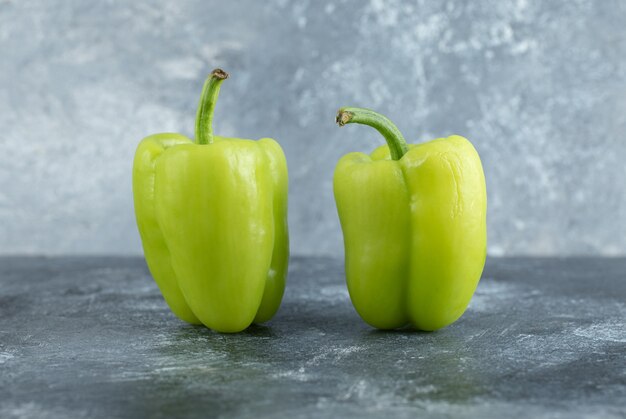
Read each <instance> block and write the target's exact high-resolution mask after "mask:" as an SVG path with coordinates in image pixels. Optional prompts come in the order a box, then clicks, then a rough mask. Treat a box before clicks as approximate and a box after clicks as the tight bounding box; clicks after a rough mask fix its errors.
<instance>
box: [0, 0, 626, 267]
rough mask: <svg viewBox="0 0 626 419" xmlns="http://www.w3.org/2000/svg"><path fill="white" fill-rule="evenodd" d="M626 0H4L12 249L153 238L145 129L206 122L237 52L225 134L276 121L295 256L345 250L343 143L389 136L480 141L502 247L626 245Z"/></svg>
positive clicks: (492, 247)
mask: <svg viewBox="0 0 626 419" xmlns="http://www.w3.org/2000/svg"><path fill="white" fill-rule="evenodd" d="M624 22H626V2H625V1H619V0H606V1H599V0H568V1H541V0H481V1H471V2H470V1H466V0H445V1H444V0H442V1H425V0H415V1H404V0H316V1H311V0H289V1H288V0H264V1H258V0H237V1H223V0H184V1H182V0H181V1H169V0H150V1H143V0H135V1H128V2H120V1H84V0H45V1H43V0H0V127H2V129H1V130H0V147H1V148H2V149H3V150H5V152H4V153H0V254H24V253H28V254H77V253H80V254H86V253H87V254H112V253H117V254H121V255H130V254H134V255H140V254H141V246H140V241H139V236H138V234H137V231H136V228H135V220H134V217H133V208H132V193H131V182H130V178H131V165H132V158H133V153H134V151H135V148H136V147H137V144H138V142H139V141H140V140H141V138H143V137H145V136H147V135H149V134H153V133H156V132H167V131H170V132H171V131H174V132H180V133H183V134H186V135H193V128H194V117H195V108H196V105H197V103H198V98H199V95H200V90H201V88H202V84H203V82H204V79H205V77H206V75H207V74H208V73H209V72H210V71H211V70H212V69H213V68H215V67H218V66H222V67H223V68H224V69H226V70H227V71H228V72H229V73H230V75H231V77H230V78H229V79H228V81H227V82H226V83H224V85H223V87H222V92H221V94H220V99H219V102H218V104H217V109H216V115H215V132H216V133H217V134H220V135H225V136H237V137H244V138H259V137H273V138H275V139H276V140H277V141H279V142H280V144H281V146H282V147H283V148H284V150H285V154H286V156H287V161H288V164H289V169H290V170H289V176H290V196H289V206H290V208H289V209H290V211H289V216H290V221H291V225H290V227H291V233H292V234H291V239H292V240H291V244H292V250H293V252H294V254H306V255H313V256H316V255H320V254H324V255H330V256H335V255H339V256H340V255H341V254H342V252H343V247H342V241H341V231H340V228H339V221H338V219H337V215H336V210H335V204H334V202H333V194H332V175H333V170H334V167H335V165H336V163H337V161H338V159H339V158H340V157H341V156H342V155H344V154H346V153H348V152H351V151H362V152H369V151H371V150H373V149H374V148H375V147H377V146H379V145H382V144H383V140H382V139H381V138H380V136H379V135H378V134H377V133H375V132H374V130H372V129H368V128H366V127H355V126H348V127H344V128H342V129H339V128H338V127H337V126H336V125H335V124H334V117H335V112H336V111H337V109H338V108H339V107H340V106H365V107H369V108H374V109H376V110H378V111H380V112H382V113H384V114H386V115H388V116H389V117H390V118H391V119H392V120H393V121H394V122H395V123H396V124H397V125H398V127H399V128H400V129H401V130H402V132H403V133H404V136H405V137H406V139H407V140H408V141H409V142H414V143H417V142H423V141H427V140H429V139H432V138H436V137H441V136H448V135H451V134H459V135H463V136H465V137H467V138H468V139H470V140H471V141H472V142H473V144H474V145H475V147H476V149H477V150H478V152H479V153H480V156H481V158H482V161H483V165H484V168H485V174H486V179H487V190H488V195H489V208H488V223H489V244H488V245H489V249H488V250H489V254H491V255H494V256H502V255H505V256H507V255H508V256H511V255H537V256H546V255H553V256H559V255H581V254H594V255H607V256H614V255H623V256H626V182H623V181H622V179H626V165H625V164H624V156H626V139H625V137H624V132H626V31H625V30H624Z"/></svg>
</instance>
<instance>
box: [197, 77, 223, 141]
mask: <svg viewBox="0 0 626 419" xmlns="http://www.w3.org/2000/svg"><path fill="white" fill-rule="evenodd" d="M227 78H228V73H227V72H225V71H224V70H222V69H219V68H216V69H215V70H213V71H212V72H211V74H209V77H207V79H206V81H205V82H204V86H203V87H202V95H201V96H200V103H199V104H198V112H197V113H196V142H197V143H198V144H211V143H213V111H214V110H215V102H217V96H218V95H219V93H220V85H221V84H222V82H223V81H224V80H226V79H227Z"/></svg>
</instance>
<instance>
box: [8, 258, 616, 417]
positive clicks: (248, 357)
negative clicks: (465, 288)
mask: <svg viewBox="0 0 626 419" xmlns="http://www.w3.org/2000/svg"><path fill="white" fill-rule="evenodd" d="M341 266H342V263H340V262H339V261H338V260H335V259H325V258H296V259H295V260H293V261H292V264H291V271H290V278H289V286H288V288H287V292H286V295H285V299H284V303H283V306H282V307H281V309H280V311H279V312H278V315H277V316H276V317H275V318H274V319H273V320H272V321H271V322H269V323H267V324H266V325H264V326H253V327H251V328H250V329H249V330H248V331H246V332H244V333H241V334H237V335H220V334H216V333H213V332H211V331H209V330H207V329H205V328H203V327H193V326H189V325H186V324H184V323H182V322H180V321H178V320H177V319H175V318H174V317H173V315H172V314H171V313H170V312H169V311H168V309H167V307H166V306H165V303H164V302H163V300H162V299H161V297H160V295H159V293H158V290H157V288H156V286H155V285H154V283H153V282H152V280H151V279H150V277H149V274H148V273H147V270H146V268H145V266H144V263H143V261H142V260H141V259H137V258H55V259H45V258H0V395H1V397H0V417H2V418H7V419H9V418H30V417H33V418H34V417H36V418H67V417H72V418H81V417H85V418H86V417H89V418H100V417H103V418H104V417H106V418H112V417H115V418H117V417H129V418H131V417H132V418H135V417H157V418H158V417H164V418H165V417H172V416H174V415H180V416H186V417H207V416H223V417H255V418H256V417H271V416H280V417H296V418H297V417H381V416H384V417H416V416H419V417H434V418H439V417H441V418H443V417H450V416H454V417H467V418H475V417H481V418H490V417H497V418H501V417H507V418H509V417H520V418H527V417H536V418H541V417H550V418H560V417H562V418H576V417H585V418H596V417H597V418H620V417H624V415H626V404H625V403H624V401H625V400H626V363H625V354H626V327H625V323H624V319H625V318H626V304H625V303H624V301H625V300H626V286H625V284H626V281H625V278H624V275H625V272H626V259H490V260H489V261H488V264H487V268H486V272H485V274H484V275H483V279H482V281H481V283H480V285H479V287H478V290H477V293H476V295H475V296H474V299H473V300H472V303H471V306H470V308H469V310H468V311H467V312H466V313H465V315H464V316H463V317H462V318H461V319H460V320H459V321H458V322H457V323H455V324H453V325H452V326H450V327H448V328H446V329H443V330H441V331H438V332H435V333H420V332H413V331H397V332H380V331H375V330H373V329H371V328H369V327H367V326H366V325H365V324H364V323H363V322H362V321H361V320H360V319H359V317H358V316H357V315H356V313H355V312H354V310H353V309H352V306H351V305H350V301H349V298H348V294H347V291H346V288H345V285H344V279H343V273H342V268H341Z"/></svg>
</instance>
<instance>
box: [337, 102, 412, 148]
mask: <svg viewBox="0 0 626 419" xmlns="http://www.w3.org/2000/svg"><path fill="white" fill-rule="evenodd" d="M336 122H337V124H338V125H339V126H340V127H343V126H344V125H346V124H363V125H369V126H370V127H372V128H374V129H376V130H377V131H378V132H380V134H381V135H382V136H383V137H385V141H387V146H389V153H390V154H391V158H392V159H393V160H399V159H400V158H401V157H402V156H404V155H405V154H406V152H407V151H409V147H408V146H407V144H406V140H405V139H404V137H403V136H402V133H401V132H400V130H399V129H398V127H396V126H395V124H394V123H393V122H391V121H390V120H389V118H387V117H386V116H384V115H381V114H379V113H377V112H374V111H372V110H370V109H365V108H352V107H345V108H341V109H339V112H337V118H336Z"/></svg>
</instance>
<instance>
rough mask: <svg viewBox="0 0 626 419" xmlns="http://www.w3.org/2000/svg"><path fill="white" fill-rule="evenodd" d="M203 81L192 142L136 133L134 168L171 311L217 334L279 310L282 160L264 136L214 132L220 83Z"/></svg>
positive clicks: (140, 210) (146, 236) (137, 196)
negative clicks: (140, 137) (249, 137)
mask: <svg viewBox="0 0 626 419" xmlns="http://www.w3.org/2000/svg"><path fill="white" fill-rule="evenodd" d="M227 77H228V75H227V74H226V73H225V72H223V71H222V70H215V71H214V72H213V73H212V74H211V75H210V76H209V78H208V79H207V82H206V83H205V86H204V89H203V94H202V98H201V100H200V105H199V109H198V115H197V118H196V142H194V141H192V140H191V139H189V138H187V137H185V136H183V135H180V134H170V133H165V134H156V135H151V136H149V137H147V138H145V139H144V140H142V141H141V143H140V144H139V146H138V148H137V152H136V154H135V160H134V166H133V191H134V203H135V214H136V218H137V225H138V227H139V233H140V235H141V239H142V244H143V249H144V254H145V258H146V262H147V264H148V267H149V269H150V272H151V273H152V276H153V277H154V279H155V281H156V283H157V284H158V286H159V288H160V290H161V292H162V294H163V297H164V298H165V301H166V302H167V304H168V305H169V306H170V308H171V310H172V311H173V312H174V314H176V315H177V316H178V317H179V318H181V319H182V320H185V321H187V322H189V323H194V324H200V323H202V324H204V325H205V326H207V327H209V328H211V329H214V330H216V331H219V332H239V331H241V330H244V329H246V328H247V327H248V326H249V325H250V324H251V323H252V322H255V323H261V322H264V321H267V320H269V319H270V318H271V317H272V316H273V315H274V314H275V313H276V311H277V310H278V307H279V305H280V302H281V299H282V295H283V291H284V288H285V280H286V275H287V263H288V258H289V237H288V230H287V164H286V161H285V156H284V154H283V152H282V149H281V148H280V146H279V145H278V143H277V142H276V141H274V140H272V139H269V138H264V139H261V140H258V141H252V140H245V139H239V138H223V137H215V136H213V134H212V128H211V125H212V114H213V108H214V106H215V101H216V100H217V95H218V93H219V86H220V84H221V82H222V81H223V80H224V79H225V78H227Z"/></svg>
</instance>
